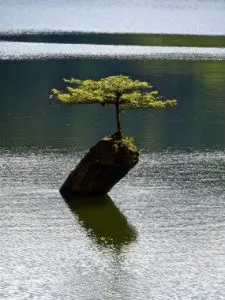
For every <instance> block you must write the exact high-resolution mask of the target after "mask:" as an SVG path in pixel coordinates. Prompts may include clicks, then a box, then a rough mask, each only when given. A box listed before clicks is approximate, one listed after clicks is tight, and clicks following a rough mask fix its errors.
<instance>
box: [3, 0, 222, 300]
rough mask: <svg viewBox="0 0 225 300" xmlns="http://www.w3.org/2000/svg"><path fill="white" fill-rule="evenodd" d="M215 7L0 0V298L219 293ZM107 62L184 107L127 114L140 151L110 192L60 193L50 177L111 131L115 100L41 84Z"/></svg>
mask: <svg viewBox="0 0 225 300" xmlns="http://www.w3.org/2000/svg"><path fill="white" fill-rule="evenodd" d="M224 8H225V2H224V1H194V0H193V1H188V2H187V1H179V2H178V1H169V0H168V1H131V2H130V3H129V5H128V4H127V1H113V2H112V3H111V4H110V5H109V4H108V2H106V1H102V0H99V1H96V2H95V4H94V5H93V3H91V2H90V1H75V2H74V1H48V2H45V1H38V3H37V2H35V1H23V0H20V1H13V0H9V1H7V2H6V1H1V0H0V20H1V22H0V40H1V41H0V70H1V72H0V90H1V99H0V112H1V115H0V169H1V175H0V198H1V201H0V211H1V213H0V230H1V234H0V299H3V300H21V299H22V300H27V299H36V300H41V299H43V300H53V299H60V300H66V299H67V300H73V299H75V300H100V299H101V300H115V299H116V300H136V299H137V300H149V299H152V300H174V299H182V300H194V299H195V300H202V299H204V300H205V299H207V300H215V299H216V300H220V299H221V300H222V299H225V283H224V278H225V254H224V253H225V243H224V241H225V201H224V200H225V199H224V198H225V196H224V195H225V171H224V169H225V139H224V136H225V102H224V95H225V85H224V82H225V60H224V57H225V52H224V48H222V47H224V37H222V35H224V28H225V23H224ZM128 11H129V13H128ZM168 16H169V17H168ZM40 20H41V22H40ZM60 31H63V33H62V34H61V35H60ZM72 31H73V32H74V31H75V32H89V31H94V32H106V33H110V32H118V33H124V32H130V33H132V35H130V36H127V37H126V38H125V36H124V35H123V36H122V35H121V36H112V35H105V36H104V38H103V39H102V37H103V36H102V35H101V34H96V36H94V35H90V34H89V35H87V36H86V37H85V40H84V39H83V33H82V34H81V35H80V36H79V35H78V37H79V38H77V39H75V40H74V36H72V35H70V34H71V32H72ZM21 32H22V34H21ZM28 32H31V33H32V34H31V35H30V36H28V35H27V33H28ZM51 32H53V33H54V34H53V35H51V34H50V33H51ZM141 32H142V33H147V34H152V33H160V34H161V33H163V34H165V33H172V34H178V33H180V34H183V36H179V37H178V36H176V35H174V36H173V37H172V42H170V36H167V37H165V36H164V37H163V36H161V35H159V36H157V37H155V39H154V43H151V41H152V40H151V39H152V36H150V35H146V36H143V35H136V36H134V35H133V34H136V33H141ZM6 33H7V34H8V37H9V38H8V39H6V35H5V34H6ZM15 33H16V34H17V35H15ZM18 33H19V35H18ZM184 34H195V35H197V34H198V35H199V34H207V35H213V34H216V35H218V36H219V35H221V37H218V36H217V37H211V38H209V37H197V40H196V38H195V37H193V36H192V37H191V36H186V35H184ZM68 37H69V38H68ZM93 37H94V38H93ZM111 38H112V41H113V39H114V42H112V43H111V40H110V39H111ZM161 38H163V40H162V41H161V42H160V39H161ZM189 38H190V39H191V40H190V41H189ZM101 39H102V40H101ZM31 41H32V42H33V43H31ZM78 41H79V42H78ZM174 41H175V42H174ZM29 42H30V43H29ZM34 42H35V43H34ZM40 42H43V43H40ZM53 42H54V43H55V44H53ZM70 42H71V43H76V44H75V45H74V44H73V45H72V44H70ZM82 42H84V43H85V44H86V45H84V44H82ZM110 43H111V44H118V46H112V45H110ZM96 44H102V45H96ZM106 44H107V45H106ZM132 44H133V45H136V46H124V45H132ZM122 45H123V46H122ZM138 45H146V46H145V47H141V46H138ZM150 45H157V46H154V47H151V46H150ZM190 45H191V46H193V47H188V46H190ZM162 46H166V47H162ZM179 46H186V47H179ZM199 46H202V47H199ZM115 74H127V75H129V76H131V77H132V78H135V79H141V80H147V81H150V82H151V83H152V84H153V85H154V86H155V87H156V88H158V89H159V90H160V91H161V92H162V94H163V95H165V96H166V97H168V98H174V97H176V98H177V99H178V102H179V105H178V106H177V107H176V108H174V109H171V110H168V111H151V110H148V109H144V110H133V111H127V112H124V113H123V114H122V116H121V118H122V124H123V128H124V131H125V133H126V134H127V135H131V136H134V138H135V141H136V143H137V145H138V146H139V148H140V153H141V155H140V162H139V163H138V165H137V166H136V167H135V168H134V169H133V170H132V171H131V172H130V173H129V174H128V176H127V177H126V178H124V179H123V180H122V181H121V182H120V183H118V184H117V185H116V186H115V187H114V188H113V189H112V191H111V192H110V195H109V196H108V197H105V198H94V199H87V200H86V201H85V203H84V201H83V199H76V201H67V202H66V201H65V200H64V199H62V198H61V196H60V194H59V192H58V189H59V187H60V186H61V184H62V183H63V181H64V180H65V178H66V176H67V175H68V173H69V172H70V171H71V169H72V168H74V166H75V165H76V164H77V163H78V162H79V160H80V159H81V157H82V156H83V155H84V154H85V153H86V152H87V151H88V149H89V147H91V146H92V145H93V144H94V143H96V141H97V140H98V139H99V138H101V137H102V136H105V135H108V134H110V133H113V132H114V131H115V120H114V119H115V112H114V110H113V109H111V108H108V109H105V108H102V107H100V106H98V105H93V106H90V105H89V106H88V105H83V106H77V107H75V106H74V107H71V106H70V107H67V106H64V105H61V104H59V103H56V102H54V101H50V100H49V93H50V90H51V88H53V87H56V88H63V87H64V86H63V83H62V78H67V77H68V78H69V77H72V76H73V77H79V78H87V77H88V78H93V79H99V78H102V77H104V76H109V75H115Z"/></svg>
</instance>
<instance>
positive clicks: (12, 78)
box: [0, 58, 225, 151]
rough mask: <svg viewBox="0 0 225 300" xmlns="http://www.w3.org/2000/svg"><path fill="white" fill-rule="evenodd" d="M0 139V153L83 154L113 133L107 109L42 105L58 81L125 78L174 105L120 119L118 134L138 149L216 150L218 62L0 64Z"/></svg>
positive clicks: (220, 142) (221, 117) (222, 126)
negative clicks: (45, 150)
mask: <svg viewBox="0 0 225 300" xmlns="http://www.w3.org/2000/svg"><path fill="white" fill-rule="evenodd" d="M0 68H1V70H2V72H1V75H0V76H1V77H0V82H1V102H0V110H1V119H0V126H1V132H0V140H1V145H2V146H4V147H14V146H21V147H24V146H27V147H29V146H42V147H43V146H44V147H45V146H46V147H54V148H64V147H75V148H76V147H78V148H83V149H84V148H87V147H89V146H90V145H92V144H93V143H94V142H95V141H96V140H97V139H98V138H99V137H101V136H104V135H107V134H109V133H112V132H114V131H115V124H114V111H113V109H103V108H102V107H100V106H98V105H94V106H80V107H67V106H63V105H61V104H58V103H56V102H53V101H50V100H49V99H48V97H49V93H50V90H51V88H52V87H57V88H60V87H63V83H62V80H61V79H62V78H63V77H66V78H67V77H71V76H74V77H79V78H87V77H89V78H95V79H97V78H101V77H103V76H108V75H113V74H128V75H130V76H132V77H133V78H139V79H141V80H147V81H150V82H151V83H152V84H153V85H154V86H156V88H158V89H159V90H160V91H161V93H162V95H165V96H166V97H168V98H171V97H176V98H177V99H178V102H179V105H178V106H177V107H176V108H175V109H172V110H168V111H152V110H137V111H126V112H125V113H124V114H123V115H122V122H123V127H124V131H125V133H126V134H127V135H132V136H134V137H135V139H136V141H137V143H138V145H140V147H141V148H143V149H145V150H148V151H150V150H154V151H155V150H162V149H165V148H168V147H169V148H175V149H183V148H185V149H187V148H189V147H190V148H193V149H203V150H204V149H207V148H219V149H223V148H224V145H225V140H224V130H225V114H224V109H225V102H224V100H223V99H224V94H225V86H224V80H225V62H224V61H190V60H189V61H181V60H179V61H176V60H145V59H143V60H140V59H139V60H134V59H133V60H129V59H128V60H127V59H126V60H123V59H120V60H119V59H84V58H83V59H74V60H69V59H68V60H65V59H61V60H57V59H56V60H36V61H32V60H31V61H1V62H0Z"/></svg>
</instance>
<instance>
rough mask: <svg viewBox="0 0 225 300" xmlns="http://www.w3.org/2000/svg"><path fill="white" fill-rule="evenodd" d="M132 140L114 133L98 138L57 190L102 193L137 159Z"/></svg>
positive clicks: (83, 193)
mask: <svg viewBox="0 0 225 300" xmlns="http://www.w3.org/2000/svg"><path fill="white" fill-rule="evenodd" d="M138 157H139V153H138V149H137V147H136V146H135V145H134V144H133V142H132V140H131V139H130V138H127V137H123V138H122V139H121V138H120V137H118V135H117V134H114V135H112V136H110V137H105V138H103V139H102V140H100V141H99V142H98V143H97V144H96V145H95V146H94V147H92V148H91V149H90V151H89V152H88V153H87V154H86V155H85V156H84V157H83V158H82V159H81V161H80V163H79V164H78V165H77V167H76V168H75V169H74V170H73V171H72V172H71V173H70V174H69V176H68V178H67V179H66V181H65V182H64V184H63V185H62V187H61V189H60V192H61V194H62V195H63V196H66V195H73V196H75V195H79V196H80V195H82V196H85V195H86V196H90V195H106V194H107V193H108V192H109V191H110V190H111V188H112V187H113V186H114V185H115V184H116V183H117V182H118V181H120V180H121V179H122V178H123V177H124V176H125V175H126V174H127V173H128V172H129V170H130V169H132V168H133V167H134V166H135V165H136V164H137V162H138Z"/></svg>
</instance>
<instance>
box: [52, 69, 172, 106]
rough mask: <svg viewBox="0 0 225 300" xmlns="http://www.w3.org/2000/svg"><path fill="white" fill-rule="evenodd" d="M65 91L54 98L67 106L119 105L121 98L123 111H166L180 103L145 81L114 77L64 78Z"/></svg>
mask: <svg viewBox="0 0 225 300" xmlns="http://www.w3.org/2000/svg"><path fill="white" fill-rule="evenodd" d="M64 82H65V83H66V84H68V86H67V87H66V89H65V91H59V90H57V89H52V91H51V98H55V99H58V100H60V101H61V102H63V103H66V104H88V103H90V104H91V103H100V104H116V101H117V98H118V96H119V104H120V109H129V108H143V107H150V108H166V107H168V106H174V105H176V104H177V101H176V100H174V99H173V100H164V99H162V97H160V96H159V92H158V91H157V90H152V91H146V90H149V89H153V86H152V85H151V84H149V83H148V82H145V81H139V80H132V79H131V78H129V77H128V76H123V75H118V76H110V77H106V78H103V79H100V80H90V79H88V80H80V79H73V78H72V79H64Z"/></svg>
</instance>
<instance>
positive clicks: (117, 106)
mask: <svg viewBox="0 0 225 300" xmlns="http://www.w3.org/2000/svg"><path fill="white" fill-rule="evenodd" d="M116 126H117V132H118V135H119V137H120V138H121V139H122V136H123V135H122V130H121V124H120V94H117V96H116Z"/></svg>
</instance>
